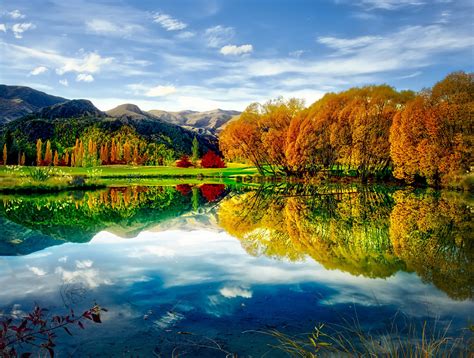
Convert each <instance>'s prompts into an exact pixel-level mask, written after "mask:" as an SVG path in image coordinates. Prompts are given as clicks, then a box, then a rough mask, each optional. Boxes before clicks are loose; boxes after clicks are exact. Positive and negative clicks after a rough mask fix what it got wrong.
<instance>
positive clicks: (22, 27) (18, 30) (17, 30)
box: [12, 22, 36, 39]
mask: <svg viewBox="0 0 474 358" xmlns="http://www.w3.org/2000/svg"><path fill="white" fill-rule="evenodd" d="M35 27H36V26H35V25H34V24H32V23H31V22H23V23H20V24H14V25H13V26H12V31H13V35H14V36H15V37H16V38H17V39H21V38H22V37H23V33H24V32H25V31H28V30H32V29H34V28H35Z"/></svg>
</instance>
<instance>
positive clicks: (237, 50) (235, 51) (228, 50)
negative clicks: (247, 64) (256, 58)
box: [220, 44, 253, 56]
mask: <svg viewBox="0 0 474 358" xmlns="http://www.w3.org/2000/svg"><path fill="white" fill-rule="evenodd" d="M252 51H253V46H252V45H248V44H247V45H241V46H236V45H226V46H224V47H222V48H221V50H220V53H221V54H223V55H224V56H227V55H234V56H239V55H243V54H246V53H251V52H252Z"/></svg>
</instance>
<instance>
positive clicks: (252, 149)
mask: <svg viewBox="0 0 474 358" xmlns="http://www.w3.org/2000/svg"><path fill="white" fill-rule="evenodd" d="M302 110H303V102H302V101H301V100H298V99H290V100H288V101H285V100H283V99H282V98H278V99H276V100H273V101H269V102H267V103H265V104H263V105H261V104H259V103H253V104H251V105H250V106H248V107H247V108H246V109H245V111H244V112H243V113H242V114H241V115H240V117H239V118H238V119H237V120H235V121H233V122H231V123H230V124H229V125H227V126H226V128H224V130H223V131H222V133H221V135H220V148H221V150H222V152H223V153H224V156H225V157H226V158H227V159H229V160H244V161H249V162H251V163H252V164H253V165H255V166H256V167H257V169H258V170H259V172H260V173H261V174H264V173H265V172H270V173H272V174H276V173H277V172H279V171H281V170H283V171H286V169H287V161H286V157H285V151H286V136H287V132H288V128H289V126H290V122H291V120H292V119H293V118H294V117H295V116H296V115H297V114H298V113H299V112H300V111H302Z"/></svg>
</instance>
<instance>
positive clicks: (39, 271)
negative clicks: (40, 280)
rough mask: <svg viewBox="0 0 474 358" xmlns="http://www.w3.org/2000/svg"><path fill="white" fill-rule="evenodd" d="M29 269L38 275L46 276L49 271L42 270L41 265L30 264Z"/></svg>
mask: <svg viewBox="0 0 474 358" xmlns="http://www.w3.org/2000/svg"><path fill="white" fill-rule="evenodd" d="M28 270H30V271H31V272H33V273H34V274H35V275H36V276H44V275H46V273H47V272H46V271H45V270H42V269H40V268H39V267H35V266H29V265H28Z"/></svg>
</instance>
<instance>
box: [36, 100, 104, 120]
mask: <svg viewBox="0 0 474 358" xmlns="http://www.w3.org/2000/svg"><path fill="white" fill-rule="evenodd" d="M33 115H34V116H35V117H37V118H49V119H55V118H80V117H93V116H96V117H104V116H105V113H104V112H102V111H100V110H99V109H97V108H96V107H95V106H94V105H93V104H92V102H91V101H89V100H87V99H73V100H71V101H67V102H63V103H59V104H55V105H53V106H50V107H45V108H42V109H41V110H39V111H38V112H37V113H35V114H33Z"/></svg>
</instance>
